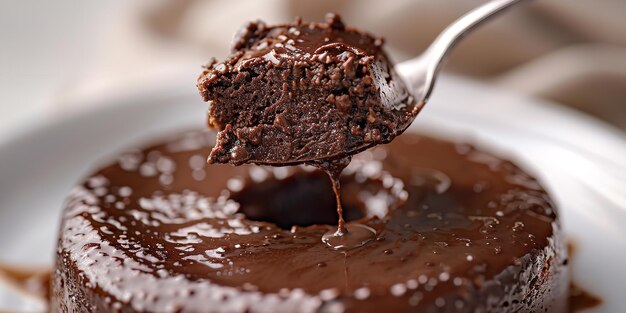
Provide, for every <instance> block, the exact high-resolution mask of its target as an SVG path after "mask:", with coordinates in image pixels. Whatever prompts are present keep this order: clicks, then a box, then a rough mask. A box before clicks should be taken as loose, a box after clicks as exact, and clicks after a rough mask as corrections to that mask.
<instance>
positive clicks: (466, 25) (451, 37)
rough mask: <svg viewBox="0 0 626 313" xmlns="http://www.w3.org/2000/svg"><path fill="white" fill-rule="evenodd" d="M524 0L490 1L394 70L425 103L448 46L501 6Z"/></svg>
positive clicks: (451, 26)
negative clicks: (419, 53) (418, 54)
mask: <svg viewBox="0 0 626 313" xmlns="http://www.w3.org/2000/svg"><path fill="white" fill-rule="evenodd" d="M524 1H525V0H492V1H489V2H487V3H485V4H483V5H481V6H479V7H477V8H475V9H473V10H472V11H470V12H469V13H467V14H465V15H463V16H462V17H460V18H459V19H458V20H456V21H455V22H454V23H452V24H450V26H448V27H447V28H446V29H445V30H444V31H443V32H442V33H441V34H439V36H438V37H437V38H436V39H435V41H434V42H433V43H432V44H431V45H430V46H429V47H428V48H427V49H426V51H425V52H424V53H422V54H421V55H420V56H418V57H416V58H413V59H411V60H409V61H406V62H403V63H401V64H398V66H396V70H397V71H398V73H399V74H400V75H402V77H404V79H405V81H406V83H407V84H408V85H409V89H411V90H412V91H413V95H414V96H415V98H416V100H417V102H418V103H420V105H424V104H426V102H428V98H429V97H430V94H431V93H432V91H433V87H434V86H435V81H436V79H437V74H439V70H440V69H441V66H442V65H443V63H444V61H445V60H446V56H447V55H448V54H449V53H450V51H452V48H454V47H455V46H456V44H458V43H459V42H460V41H461V40H462V39H463V37H465V35H467V34H469V33H470V32H472V31H473V30H475V29H476V27H477V26H479V25H481V24H483V23H484V22H486V21H488V20H490V19H492V18H493V17H495V16H497V15H498V14H499V13H502V12H503V11H504V10H505V9H507V8H510V7H512V6H513V5H515V4H519V3H521V2H524Z"/></svg>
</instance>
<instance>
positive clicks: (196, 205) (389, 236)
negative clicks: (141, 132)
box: [52, 132, 569, 312]
mask: <svg viewBox="0 0 626 313" xmlns="http://www.w3.org/2000/svg"><path fill="white" fill-rule="evenodd" d="M214 137H215V135H214V133H204V132H190V133H187V134H184V135H181V136H179V137H178V138H175V139H172V140H170V141H168V142H166V143H164V144H161V145H157V146H153V147H150V148H147V149H145V150H137V151H134V152H130V153H126V154H124V155H122V156H121V157H120V158H119V162H116V163H114V164H110V165H107V166H105V167H103V168H102V169H101V170H99V171H97V172H96V173H94V174H93V175H92V176H91V177H90V178H88V179H86V180H85V182H84V184H82V185H80V186H78V187H77V188H76V189H74V190H73V191H72V193H71V196H70V197H69V199H68V201H67V205H66V209H65V211H64V214H63V218H62V226H61V232H60V239H59V246H58V250H57V265H56V270H55V273H54V278H53V302H52V309H53V311H55V312H59V311H66V310H76V311H98V310H100V311H116V310H118V311H124V312H135V311H136V312H156V311H159V312H162V311H171V312H175V311H182V312H186V311H203V312H316V311H326V312H342V311H345V312H381V311H395V312H418V311H419V312H473V311H476V310H479V311H483V312H546V311H549V312H565V311H566V310H567V293H568V291H567V290H568V286H569V281H568V275H567V267H566V265H565V263H566V262H564V261H565V259H566V256H567V252H566V251H565V249H564V243H563V241H562V239H561V233H560V228H559V224H558V220H557V217H556V212H555V207H554V205H553V203H552V202H551V200H550V198H549V196H548V195H547V194H546V192H545V191H544V190H543V189H542V188H541V187H540V185H539V184H538V183H537V182H536V181H535V179H533V178H532V177H530V176H529V175H527V174H526V173H525V172H523V171H522V170H520V169H519V168H518V167H516V166H515V165H513V164H512V163H510V162H508V161H504V160H502V159H499V158H497V157H494V156H493V155H491V154H488V153H485V152H482V151H479V150H476V149H474V148H472V147H471V146H469V145H465V144H452V143H448V142H445V141H439V140H435V139H430V138H428V137H421V136H417V135H413V134H406V135H404V136H402V137H399V138H397V139H396V140H394V142H393V143H391V144H389V145H385V146H379V147H376V148H374V149H372V150H369V151H366V152H364V153H362V154H360V155H358V156H356V157H355V158H354V160H353V161H352V163H351V164H350V165H349V166H348V167H347V168H346V170H345V171H344V173H343V176H342V178H341V182H342V186H343V188H342V200H343V203H344V207H345V210H344V214H343V216H344V218H345V219H346V221H347V225H353V224H354V223H359V224H361V225H365V226H367V227H371V228H372V229H373V230H374V231H375V232H376V237H375V239H373V240H371V241H369V242H367V243H365V244H364V245H363V246H361V247H358V248H354V249H350V250H341V251H336V250H333V249H331V248H329V247H328V246H327V245H326V244H325V243H324V242H322V240H321V238H322V236H323V235H324V234H325V233H327V232H329V231H332V230H334V229H336V227H337V226H336V225H331V224H334V223H336V221H337V219H336V215H335V209H336V208H335V205H336V203H335V201H334V195H333V193H332V188H331V186H330V181H329V180H328V178H327V177H326V176H325V175H324V174H323V173H321V172H319V171H317V170H315V169H314V168H312V167H308V166H301V167H292V168H271V167H270V168H263V167H258V166H247V165H246V166H240V167H231V166H224V165H211V166H206V165H205V161H204V160H205V158H204V155H205V154H204V153H205V151H207V149H209V148H210V147H211V146H212V144H213V143H212V142H211V140H212V138H214Z"/></svg>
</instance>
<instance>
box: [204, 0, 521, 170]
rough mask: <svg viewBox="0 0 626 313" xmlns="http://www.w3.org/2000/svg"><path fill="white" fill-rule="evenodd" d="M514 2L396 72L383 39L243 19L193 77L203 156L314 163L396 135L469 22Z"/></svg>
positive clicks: (329, 23) (454, 29)
mask: <svg viewBox="0 0 626 313" xmlns="http://www.w3.org/2000/svg"><path fill="white" fill-rule="evenodd" d="M521 1H522V0H495V1H491V2H489V3H487V4H485V5H483V6H481V7H479V8H477V9H475V10H473V11H471V12H470V13H468V14H466V15H465V16H463V17H462V18H460V19H459V20H457V21H456V22H455V23H453V24H452V25H451V26H449V27H448V28H447V29H446V30H445V31H444V32H443V33H442V34H441V35H440V36H439V37H438V38H437V39H436V40H435V42H434V43H433V44H432V45H431V46H430V47H429V48H428V49H427V50H426V52H425V53H424V54H423V55H422V56H421V57H419V58H417V59H415V60H413V61H410V65H407V66H404V67H401V68H400V70H402V72H403V73H407V74H409V73H410V76H409V77H407V78H405V79H406V82H408V83H409V84H410V87H411V88H410V89H411V90H412V92H409V88H407V86H406V83H405V79H402V78H401V77H400V76H399V75H398V74H397V73H396V72H395V70H394V68H393V65H392V64H391V62H390V61H389V58H388V57H387V55H386V54H385V53H384V51H383V50H382V45H383V39H382V38H378V37H374V36H372V35H370V34H368V33H366V32H364V31H361V30H358V29H355V28H351V27H348V26H346V25H345V24H344V23H343V22H342V21H341V19H340V17H339V16H338V15H336V14H329V15H328V16H327V18H326V21H325V22H322V23H304V22H302V20H300V19H297V20H296V21H295V22H294V23H292V24H284V25H274V26H268V25H266V24H265V23H263V22H260V21H259V22H253V23H249V24H248V25H246V26H245V27H244V28H243V29H242V30H241V31H240V32H239V33H238V34H237V35H236V36H235V39H234V42H233V46H232V54H231V56H230V57H228V58H227V59H226V60H224V61H223V62H217V61H216V60H212V61H211V62H210V63H209V64H208V65H206V66H205V70H204V71H203V73H202V74H201V75H200V77H199V78H198V84H197V86H198V89H199V91H200V94H201V95H202V97H203V99H204V100H205V101H208V102H209V110H208V116H209V119H208V124H209V127H210V128H215V129H217V130H218V136H217V142H216V144H215V146H214V147H213V149H212V151H211V153H210V155H209V163H231V164H235V165H239V164H243V163H256V164H264V165H275V166H281V165H293V164H301V163H314V164H320V163H323V162H331V163H332V162H335V160H340V159H346V158H349V157H350V156H351V155H353V154H356V153H358V152H360V151H363V150H365V149H367V148H370V147H372V146H375V145H378V144H383V143H388V142H390V141H391V140H393V138H395V137H396V136H398V135H400V134H401V133H402V132H403V131H404V130H405V129H406V128H407V127H408V126H409V125H410V124H411V123H412V122H413V120H414V119H415V116H416V115H417V114H418V112H419V111H420V109H421V108H422V107H423V106H424V104H425V103H426V102H427V101H428V97H429V95H430V93H431V91H432V88H433V85H434V82H435V78H436V75H437V73H438V71H439V69H440V67H441V64H442V62H443V61H444V60H445V56H446V54H447V53H448V52H449V51H450V49H451V48H452V47H453V46H454V45H455V44H456V43H457V42H458V41H459V40H460V39H461V38H462V37H463V35H465V34H466V33H468V32H469V31H470V30H472V29H473V28H474V27H475V26H477V25H478V24H480V23H481V22H483V21H485V20H487V19H489V18H490V17H493V16H495V15H496V14H497V13H498V12H501V11H502V10H504V9H505V8H507V7H510V6H511V5H513V4H515V3H519V2H521ZM416 68H417V69H418V71H415V69H416Z"/></svg>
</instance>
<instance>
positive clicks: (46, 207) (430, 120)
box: [0, 77, 626, 312]
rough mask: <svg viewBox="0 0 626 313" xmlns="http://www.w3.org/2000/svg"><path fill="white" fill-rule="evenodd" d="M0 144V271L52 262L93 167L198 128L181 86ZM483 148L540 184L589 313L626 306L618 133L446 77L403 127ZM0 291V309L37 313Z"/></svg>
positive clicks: (625, 142) (196, 112)
mask: <svg viewBox="0 0 626 313" xmlns="http://www.w3.org/2000/svg"><path fill="white" fill-rule="evenodd" d="M102 101H105V102H110V103H107V105H102V106H101V105H94V107H96V108H97V109H94V110H90V111H87V112H81V113H77V114H75V116H71V117H68V118H65V119H63V120H56V121H49V122H46V123H43V124H40V125H37V126H35V127H33V128H32V129H30V130H28V131H25V132H22V134H21V135H20V136H17V137H15V138H13V140H10V141H8V142H4V143H0V262H8V263H15V264H51V262H52V258H53V250H54V245H55V241H56V235H57V234H56V229H57V227H58V219H59V212H60V208H61V206H62V203H63V199H64V197H65V195H66V194H67V192H68V191H69V190H70V188H71V187H72V186H73V185H74V184H75V183H77V182H78V181H79V180H80V178H81V177H82V176H83V175H85V174H86V173H87V172H88V171H89V170H90V169H92V168H93V167H94V166H95V165H97V164H98V163H99V162H103V161H105V160H107V156H111V155H114V154H115V153H117V152H119V151H120V150H121V149H122V148H124V147H129V146H134V145H137V144H140V145H141V144H145V143H146V140H149V139H151V138H156V137H158V136H159V134H167V133H170V132H172V131H173V130H176V129H189V128H199V127H203V125H205V121H204V119H205V117H204V114H205V113H204V112H205V109H206V108H205V104H203V103H202V102H201V101H200V98H199V96H198V95H197V92H196V91H195V90H194V89H193V87H190V86H189V85H188V84H186V85H185V86H172V88H171V89H170V90H155V91H154V92H153V93H145V94H140V95H134V96H126V97H124V98H118V99H107V100H102ZM420 128H421V129H425V130H426V131H429V132H434V133H436V134H439V135H443V136H446V137H452V138H454V139H469V140H470V141H473V142H476V143H479V144H480V145H487V146H488V149H490V150H496V151H499V152H500V154H502V155H504V156H505V157H509V158H512V159H514V160H517V161H518V163H521V165H522V166H523V167H525V168H526V169H527V170H529V171H530V172H533V173H534V174H535V175H536V176H538V177H539V178H540V179H541V180H542V181H543V183H544V185H545V186H546V187H547V188H548V190H549V191H550V192H551V193H552V195H553V196H554V197H555V198H556V201H557V203H558V205H559V208H560V213H561V217H562V220H563V222H564V226H565V228H566V231H567V234H568V236H569V237H570V238H572V239H573V240H574V242H575V243H576V246H577V248H578V254H577V255H576V256H575V258H574V259H573V262H572V266H573V270H574V276H575V279H576V281H577V283H578V284H580V285H582V286H583V287H584V288H585V289H587V290H590V291H592V292H594V293H596V294H599V295H600V296H601V297H602V298H603V300H604V302H603V305H602V306H600V307H598V308H596V309H594V310H593V312H621V311H622V310H623V308H624V307H625V305H626V301H625V300H624V299H625V297H623V292H622V290H623V284H624V282H626V268H625V267H624V264H625V263H626V236H625V234H626V231H625V230H624V229H625V226H626V136H625V135H624V134H623V133H621V132H619V131H617V130H615V129H612V128H610V127H609V126H606V125H604V124H602V123H600V122H598V121H596V120H593V119H591V118H589V117H586V116H583V115H581V114H578V113H575V112H572V111H570V110H568V109H565V108H562V107H559V106H555V105H552V104H549V103H544V102H539V101H535V100H531V99H526V98H522V97H518V96H515V95H511V94H508V93H505V92H502V91H498V90H493V89H490V88H489V87H487V86H484V85H480V84H477V83H474V82H470V81H467V80H464V79H461V78H456V77H443V78H442V79H441V80H440V82H439V84H438V86H437V89H436V91H435V94H434V97H433V98H432V100H431V102H430V103H429V104H428V105H427V107H426V108H425V109H424V111H423V112H422V113H421V115H420V116H419V117H418V119H417V121H416V122H415V123H414V127H413V128H412V129H420ZM21 300H22V299H19V298H16V296H15V294H14V293H13V292H12V291H11V289H10V288H7V286H6V285H3V284H2V283H0V311H3V310H11V311H17V310H21V311H37V310H41V306H40V304H36V303H35V304H33V302H32V301H26V302H23V301H22V302H21Z"/></svg>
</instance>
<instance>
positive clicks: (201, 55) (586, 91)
mask: <svg viewBox="0 0 626 313" xmlns="http://www.w3.org/2000/svg"><path fill="white" fill-rule="evenodd" d="M483 2H484V1H475V0H462V1H461V0H456V1H453V0H446V1H442V0H419V1H417V0H394V1H385V2H384V5H382V3H383V2H381V1H378V0H348V1H333V0H317V1H288V0H265V1H253V0H249V1H236V0H230V1H224V0H203V1H200V0H171V1H162V0H159V1H117V0H109V1H65V0H58V1H32V0H22V1H2V2H0V25H1V27H0V42H2V49H0V72H1V74H0V88H1V90H2V92H0V141H1V140H2V139H3V138H7V137H8V136H11V134H12V133H13V132H15V131H17V130H19V129H23V128H24V127H28V126H32V124H33V123H37V122H38V121H40V120H41V119H42V118H55V117H57V116H62V115H64V114H71V113H72V112H75V111H76V110H84V109H88V108H89V107H92V106H96V105H106V103H107V101H96V102H94V101H93V100H94V99H104V100H106V99H108V98H110V97H115V96H119V95H124V94H129V93H130V94H134V93H142V92H151V91H156V90H159V89H160V88H165V87H166V86H168V85H172V84H177V85H183V86H188V88H190V89H193V88H195V87H194V84H195V79H196V77H197V75H198V73H199V72H200V65H201V64H204V63H205V62H207V61H208V60H209V58H210V57H212V56H215V57H217V58H218V59H221V58H224V57H225V56H226V55H227V53H228V51H229V44H230V40H231V37H232V35H233V34H234V33H235V32H236V31H237V29H238V28H239V27H240V26H241V25H242V24H244V23H245V22H246V21H249V20H253V19H262V20H265V21H267V22H269V23H280V22H287V21H291V20H293V19H294V17H295V16H302V17H304V18H305V19H307V20H317V21H320V20H322V19H323V16H324V14H325V13H326V12H330V11H332V12H337V13H340V14H341V15H343V17H344V19H345V20H346V21H347V23H349V24H351V25H356V26H358V27H361V28H364V29H367V30H369V31H370V32H372V33H374V34H376V35H381V36H384V37H385V38H386V39H387V41H386V42H387V49H388V51H389V52H390V54H391V56H392V59H394V60H395V61H397V62H399V61H402V60H405V59H408V58H411V57H413V56H416V55H418V54H419V53H420V52H421V51H422V50H423V49H424V48H425V47H426V46H427V45H428V44H429V43H430V42H431V41H432V40H433V39H434V37H435V36H436V35H437V34H438V33H439V32H440V31H441V30H442V29H443V28H444V27H445V26H446V25H447V24H449V23H450V22H451V21H453V20H454V19H455V18H457V17H459V16H460V15H461V14H463V13H464V12H466V11H468V10H469V9H471V8H472V7H474V6H476V5H478V4H480V3H483ZM445 70H446V71H449V72H454V73H456V74H459V75H464V76H469V77H472V78H475V79H477V80H481V81H484V82H487V83H489V84H493V85H497V86H498V87H500V88H504V89H510V90H513V91H516V92H520V93H524V94H528V95H531V96H537V97H541V98H546V99H550V100H552V101H555V102H559V103H561V104H564V105H567V106H570V107H573V108H576V109H578V110H580V111H583V112H585V113H587V114H590V115H593V116H595V117H598V118H600V119H602V120H605V121H606V122H608V123H610V124H613V125H614V126H616V127H618V128H622V129H626V103H625V102H626V1H624V0H594V1H591V0H536V1H532V2H531V3H529V5H525V6H522V7H520V8H516V9H515V10H512V11H510V12H508V13H507V14H506V15H504V16H502V17H500V18H499V19H498V20H496V21H495V22H493V23H491V24H489V25H487V26H485V27H484V28H481V29H480V30H479V31H478V32H476V33H475V34H473V35H472V36H471V37H470V38H468V39H467V40H466V41H464V42H463V43H462V44H461V45H460V46H459V47H458V48H457V49H456V50H455V52H454V53H453V55H452V56H451V59H450V62H449V63H448V66H446V68H445ZM198 102H199V103H200V99H199V98H198ZM94 103H100V104H94Z"/></svg>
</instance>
